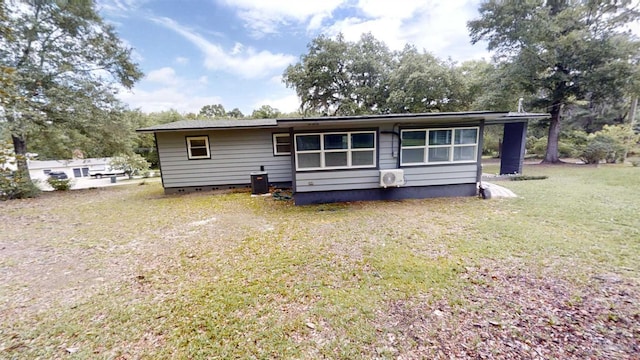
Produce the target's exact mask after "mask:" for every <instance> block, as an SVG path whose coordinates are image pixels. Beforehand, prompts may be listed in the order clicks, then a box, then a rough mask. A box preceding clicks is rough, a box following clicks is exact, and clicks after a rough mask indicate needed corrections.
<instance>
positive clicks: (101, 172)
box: [89, 166, 125, 179]
mask: <svg viewBox="0 0 640 360" xmlns="http://www.w3.org/2000/svg"><path fill="white" fill-rule="evenodd" d="M113 175H116V176H118V175H125V173H124V170H120V169H113V168H112V167H110V166H106V167H104V168H101V169H89V176H91V177H95V178H97V179H100V178H102V177H103V176H113Z"/></svg>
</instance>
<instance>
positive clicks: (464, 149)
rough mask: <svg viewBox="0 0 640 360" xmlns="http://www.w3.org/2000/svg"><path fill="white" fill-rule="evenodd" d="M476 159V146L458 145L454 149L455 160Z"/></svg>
mask: <svg viewBox="0 0 640 360" xmlns="http://www.w3.org/2000/svg"><path fill="white" fill-rule="evenodd" d="M475 159H476V147H475V146H456V147H455V148H454V149H453V161H465V160H475Z"/></svg>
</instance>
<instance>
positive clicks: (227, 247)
mask: <svg viewBox="0 0 640 360" xmlns="http://www.w3.org/2000/svg"><path fill="white" fill-rule="evenodd" d="M492 166H495V165H489V166H487V167H485V172H492V171H491V169H492ZM496 171H497V170H496ZM493 172H495V171H493ZM525 174H526V175H546V176H548V179H545V180H531V181H511V182H499V183H498V184H500V185H503V186H505V187H507V188H509V189H511V190H513V191H514V192H515V193H516V194H518V195H519V197H518V198H515V199H497V200H481V199H477V198H453V199H426V200H410V201H396V202H363V203H346V204H327V205H317V206H304V207H294V206H293V205H292V204H291V203H289V202H283V201H276V200H273V199H270V198H264V197H250V196H249V194H248V193H246V192H244V193H227V194H213V193H198V194H189V195H183V196H165V195H163V193H162V189H161V187H160V185H159V184H157V183H154V184H147V185H144V186H137V185H136V186H120V187H113V188H108V189H94V190H86V191H74V192H69V193H48V194H44V195H43V196H42V197H40V198H38V199H29V200H21V201H11V202H4V203H0V233H1V234H3V235H2V240H0V248H2V249H3V250H2V251H1V252H0V274H2V275H3V276H2V277H1V278H0V301H1V304H2V311H1V313H0V314H1V315H0V316H1V319H0V358H25V359H26V358H29V359H31V358H38V357H39V358H105V359H113V358H120V359H129V358H150V359H151V358H153V359H155V358H193V359H199V358H221V359H226V358H261V359H270V358H305V359H307V358H308V359H315V358H323V357H324V358H343V359H353V358H397V357H401V358H425V357H426V358H449V356H453V357H455V358H466V357H472V358H482V357H493V358H513V357H521V358H529V357H536V356H542V357H544V358H576V359H578V358H589V357H590V358H633V356H635V355H634V354H633V349H634V346H635V349H636V350H637V346H638V344H639V337H640V325H639V323H640V308H639V305H638V304H637V299H638V298H639V294H640V286H639V280H640V273H639V271H640V261H639V260H640V256H639V254H640V168H638V167H631V166H600V167H597V168H596V167H591V166H526V167H525Z"/></svg>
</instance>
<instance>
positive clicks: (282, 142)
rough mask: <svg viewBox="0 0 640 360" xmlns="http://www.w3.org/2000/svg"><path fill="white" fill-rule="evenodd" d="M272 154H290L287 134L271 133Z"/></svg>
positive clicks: (289, 139) (289, 138) (289, 140)
mask: <svg viewBox="0 0 640 360" xmlns="http://www.w3.org/2000/svg"><path fill="white" fill-rule="evenodd" d="M273 155H291V137H290V136H289V134H273Z"/></svg>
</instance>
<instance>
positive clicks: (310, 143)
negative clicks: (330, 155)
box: [296, 135, 320, 151]
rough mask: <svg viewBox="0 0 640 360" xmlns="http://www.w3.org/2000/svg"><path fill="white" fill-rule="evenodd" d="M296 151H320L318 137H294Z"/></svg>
mask: <svg viewBox="0 0 640 360" xmlns="http://www.w3.org/2000/svg"><path fill="white" fill-rule="evenodd" d="M296 144H297V146H298V151H305V150H320V135H302V136H297V137H296Z"/></svg>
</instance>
